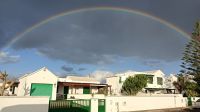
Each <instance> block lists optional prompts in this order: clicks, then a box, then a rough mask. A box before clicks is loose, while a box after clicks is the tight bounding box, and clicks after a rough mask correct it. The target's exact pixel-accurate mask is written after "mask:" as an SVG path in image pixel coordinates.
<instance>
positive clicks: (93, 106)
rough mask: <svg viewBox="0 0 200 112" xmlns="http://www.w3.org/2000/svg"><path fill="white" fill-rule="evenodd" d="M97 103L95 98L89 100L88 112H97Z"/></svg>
mask: <svg viewBox="0 0 200 112" xmlns="http://www.w3.org/2000/svg"><path fill="white" fill-rule="evenodd" d="M98 103H99V102H98V99H97V98H92V99H91V110H90V112H98V107H99V104H98Z"/></svg>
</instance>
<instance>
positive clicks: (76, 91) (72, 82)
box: [57, 76, 109, 99]
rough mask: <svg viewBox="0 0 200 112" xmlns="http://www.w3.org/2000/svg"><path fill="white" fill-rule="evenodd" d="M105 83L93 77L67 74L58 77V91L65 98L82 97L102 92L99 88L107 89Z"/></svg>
mask: <svg viewBox="0 0 200 112" xmlns="http://www.w3.org/2000/svg"><path fill="white" fill-rule="evenodd" d="M108 87H109V86H108V85H107V84H100V82H99V81H97V80H96V79H94V78H91V77H81V76H67V77H66V78H59V79H58V91H57V93H58V94H60V95H64V96H65V98H71V97H73V98H79V99H81V97H82V98H84V96H85V97H86V96H88V95H90V96H91V94H102V93H101V92H100V90H101V89H108Z"/></svg>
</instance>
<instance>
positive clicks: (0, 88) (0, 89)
mask: <svg viewBox="0 0 200 112" xmlns="http://www.w3.org/2000/svg"><path fill="white" fill-rule="evenodd" d="M7 77H8V74H7V73H6V71H5V72H4V73H3V72H1V71H0V79H1V80H2V81H3V84H2V86H0V96H3V95H4V91H5V89H8V88H9V87H10V86H12V85H13V83H14V81H10V80H7Z"/></svg>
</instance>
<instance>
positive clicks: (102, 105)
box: [98, 99, 106, 112]
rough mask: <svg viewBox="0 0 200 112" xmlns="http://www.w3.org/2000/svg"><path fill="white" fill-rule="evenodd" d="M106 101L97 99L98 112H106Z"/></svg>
mask: <svg viewBox="0 0 200 112" xmlns="http://www.w3.org/2000/svg"><path fill="white" fill-rule="evenodd" d="M105 107H106V100H105V99H99V100H98V112H106V110H105V109H106V108H105Z"/></svg>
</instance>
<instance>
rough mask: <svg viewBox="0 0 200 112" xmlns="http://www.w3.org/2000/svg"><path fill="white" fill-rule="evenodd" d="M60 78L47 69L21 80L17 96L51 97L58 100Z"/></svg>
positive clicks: (44, 68) (23, 77)
mask: <svg viewBox="0 0 200 112" xmlns="http://www.w3.org/2000/svg"><path fill="white" fill-rule="evenodd" d="M57 81H58V78H57V76H56V75H54V74H53V73H52V72H51V71H49V70H48V69H47V68H46V67H43V68H41V69H39V70H37V71H35V72H32V73H28V74H25V75H24V76H22V77H20V78H19V85H18V93H17V96H49V97H50V98H51V99H52V100H55V99H56V91H57Z"/></svg>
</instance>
